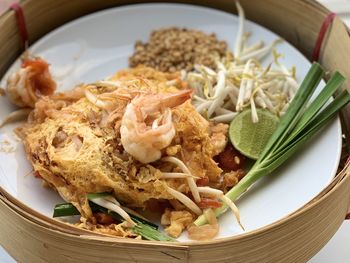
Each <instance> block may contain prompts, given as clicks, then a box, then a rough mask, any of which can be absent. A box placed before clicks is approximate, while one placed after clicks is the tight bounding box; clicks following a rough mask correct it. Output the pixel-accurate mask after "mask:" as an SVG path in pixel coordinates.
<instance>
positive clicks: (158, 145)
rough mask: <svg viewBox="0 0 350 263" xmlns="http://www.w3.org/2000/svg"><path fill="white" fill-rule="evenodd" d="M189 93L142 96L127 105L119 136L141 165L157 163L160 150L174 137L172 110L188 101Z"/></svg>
mask: <svg viewBox="0 0 350 263" xmlns="http://www.w3.org/2000/svg"><path fill="white" fill-rule="evenodd" d="M191 93H192V91H191V90H184V91H180V92H176V93H170V94H169V93H168V94H153V93H148V94H141V95H138V96H136V97H135V98H134V99H132V100H131V102H130V103H129V104H128V105H127V107H126V110H125V113H124V115H123V118H122V122H121V127H120V135H121V142H122V145H123V147H124V149H125V151H126V152H127V153H129V154H130V155H132V156H133V157H134V158H135V159H136V160H138V161H140V162H142V163H150V162H153V161H156V160H158V159H160V157H161V150H162V149H164V148H165V147H167V146H169V145H170V143H171V141H172V139H173V138H174V136H175V127H174V124H173V122H172V114H171V108H173V107H176V106H178V105H180V104H182V103H184V102H185V101H186V100H188V99H190V98H191Z"/></svg>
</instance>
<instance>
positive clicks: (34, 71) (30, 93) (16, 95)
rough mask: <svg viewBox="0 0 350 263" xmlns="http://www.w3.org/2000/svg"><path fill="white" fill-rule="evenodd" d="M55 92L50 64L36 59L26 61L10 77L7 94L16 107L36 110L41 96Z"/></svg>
mask: <svg viewBox="0 0 350 263" xmlns="http://www.w3.org/2000/svg"><path fill="white" fill-rule="evenodd" d="M55 90H56V83H55V81H54V80H53V79H52V76H51V74H50V72H49V64H48V63H46V62H45V61H44V60H43V59H41V58H34V59H25V60H24V61H23V63H22V66H21V68H20V69H19V70H18V71H17V72H14V73H12V74H11V75H10V76H9V78H8V80H7V89H6V94H7V95H8V97H9V99H10V101H11V102H12V103H13V104H15V105H17V106H19V107H31V108H34V105H35V103H36V102H37V101H38V100H39V98H40V97H41V96H48V95H52V94H53V93H54V92H55Z"/></svg>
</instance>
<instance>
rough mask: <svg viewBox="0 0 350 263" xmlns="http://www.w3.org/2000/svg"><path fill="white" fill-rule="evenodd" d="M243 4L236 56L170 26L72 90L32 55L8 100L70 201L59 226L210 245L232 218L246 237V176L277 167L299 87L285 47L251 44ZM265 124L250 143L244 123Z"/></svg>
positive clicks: (36, 163)
mask: <svg viewBox="0 0 350 263" xmlns="http://www.w3.org/2000/svg"><path fill="white" fill-rule="evenodd" d="M237 7H238V10H239V15H240V24H239V31H238V33H237V37H236V38H237V41H236V46H235V49H234V51H233V52H232V51H230V50H229V48H228V46H227V44H226V42H224V41H220V40H218V39H216V36H215V35H213V34H212V35H207V34H205V33H203V32H200V31H197V30H190V29H181V28H163V29H160V30H156V31H154V32H153V33H152V34H151V37H150V41H149V42H148V43H141V42H137V43H136V45H135V53H134V54H133V55H132V56H131V57H130V60H129V63H130V68H127V69H123V70H120V71H118V72H117V73H116V74H114V75H113V76H111V77H108V78H106V79H104V80H97V81H96V82H94V83H86V84H79V85H78V86H76V87H74V88H73V89H71V90H68V91H64V92H58V91H57V90H56V86H57V85H56V82H55V80H54V79H53V77H52V75H51V74H50V70H49V64H48V62H46V61H44V60H43V59H42V58H39V57H34V56H28V55H27V56H26V57H25V58H23V61H22V66H21V68H20V69H19V70H18V71H17V72H14V73H12V74H11V75H10V77H9V78H8V83H7V87H6V96H7V97H8V98H9V100H10V101H11V102H13V103H14V104H15V105H17V106H18V107H20V108H21V109H20V110H18V111H16V112H14V113H13V114H10V116H9V118H8V121H11V119H15V118H17V117H18V116H19V115H25V114H28V113H29V115H28V118H27V121H26V122H25V123H24V124H23V125H21V126H20V127H18V128H17V129H16V133H17V134H18V135H19V137H20V138H21V140H22V141H23V144H24V146H25V152H26V155H27V159H28V160H29V162H30V163H31V164H32V166H33V174H34V176H35V177H37V178H38V179H40V180H42V181H43V183H44V186H47V187H50V188H52V189H53V190H55V191H57V193H58V194H59V195H60V196H61V197H62V198H63V199H64V202H65V203H62V204H57V206H56V207H55V208H53V210H54V217H65V216H73V215H80V218H79V220H77V221H76V222H75V223H74V224H75V225H76V226H77V227H79V228H82V229H86V230H88V231H93V232H95V233H97V234H103V235H109V236H117V237H128V238H143V239H149V240H160V241H169V240H174V239H173V238H177V237H179V236H180V235H181V234H182V233H183V232H184V231H187V233H188V236H189V238H190V239H193V240H208V239H212V238H214V237H215V236H216V235H217V233H218V231H219V223H218V221H217V216H218V215H220V214H221V213H222V212H224V211H226V210H231V211H232V213H233V214H234V216H235V222H234V223H235V224H238V225H239V226H240V227H241V228H242V229H244V222H241V220H240V215H239V210H238V208H237V207H236V205H235V203H234V202H233V201H234V200H235V199H237V197H238V196H239V195H240V194H242V192H244V191H245V190H246V189H247V187H248V183H246V182H249V183H251V182H253V180H251V179H250V177H249V178H248V179H245V176H247V173H248V174H249V173H250V172H249V169H250V168H249V167H250V166H251V164H252V163H253V161H254V160H258V161H257V162H256V164H255V166H253V168H252V169H253V170H252V171H254V167H257V166H256V165H258V164H259V163H262V164H266V163H267V162H265V161H264V160H263V159H262V158H263V157H266V156H267V157H268V159H267V160H269V161H271V160H275V159H273V156H272V157H271V155H269V153H267V152H266V151H265V152H264V151H262V150H263V149H264V147H263V146H265V144H266V142H267V140H268V139H269V136H270V135H271V134H272V133H273V132H274V130H275V128H276V126H277V125H278V123H279V119H280V118H281V117H283V116H284V115H288V113H286V111H287V109H288V108H289V106H290V105H291V101H292V99H293V98H294V96H295V94H296V93H297V91H298V89H299V83H298V82H297V80H296V74H295V68H291V69H287V68H286V67H285V66H284V65H283V64H282V63H281V62H280V59H279V58H280V56H281V55H280V54H278V53H277V51H276V50H275V46H276V45H278V42H279V41H280V40H276V41H275V42H273V43H268V44H264V43H263V42H258V43H254V44H252V45H248V42H247V39H248V38H249V33H247V32H244V28H243V26H244V13H243V10H242V8H241V7H240V5H239V3H237ZM198 43H200V44H198ZM271 54H272V56H270V57H272V58H273V59H271V61H268V64H266V63H265V64H264V65H267V66H263V65H262V63H261V62H262V60H263V59H264V57H266V56H267V55H271ZM296 97H297V96H296ZM293 101H294V100H293ZM291 107H292V106H291ZM248 122H250V124H245V123H248ZM305 122H306V120H305ZM230 123H231V125H230V126H229V124H230ZM259 123H260V124H261V125H262V126H261V127H262V128H261V129H263V128H264V127H265V128H266V129H265V130H264V129H263V130H262V132H263V134H265V135H266V134H267V135H268V136H267V137H266V136H265V135H264V136H265V137H266V138H265V137H264V136H263V135H261V136H258V135H257V134H256V133H258V132H259V131H258V130H259V129H258V130H257V129H255V130H254V134H253V133H248V134H245V136H248V137H247V138H248V139H247V138H246V139H245V137H244V134H243V133H242V132H240V131H241V130H242V129H241V126H242V125H243V126H242V127H248V126H244V125H255V124H259ZM299 128H300V127H299ZM269 129H270V131H269ZM243 130H245V131H246V133H247V131H248V128H243ZM254 136H255V137H257V140H258V141H254V138H255V137H254ZM295 138H297V137H294V139H293V140H296V139H295ZM251 140H252V142H251ZM259 140H260V141H259ZM261 140H263V141H261ZM280 141H281V142H282V141H283V143H284V142H288V140H287V139H285V140H280ZM293 142H294V141H293ZM259 144H260V145H259ZM274 145H275V144H274ZM276 145H277V144H276ZM282 146H283V145H282ZM259 149H260V150H259ZM279 149H282V150H283V148H276V151H275V150H274V149H273V153H275V154H276V156H277V154H278V152H277V150H279ZM288 149H289V148H288ZM278 156H280V155H278ZM267 157H266V158H267ZM271 162H272V161H271ZM269 167H270V166H269ZM271 167H274V168H275V167H277V166H276V165H274V166H273V165H272V166H271ZM271 169H272V168H271ZM258 170H259V169H258ZM262 170H263V169H260V170H259V171H262ZM269 171H270V170H264V172H269ZM256 177H261V176H260V174H258V175H256ZM244 180H246V181H244ZM249 180H250V181H249ZM254 180H255V179H254ZM241 181H243V184H244V187H245V188H243V187H241V186H239V187H241V188H238V189H239V190H238V192H235V193H233V192H232V189H233V187H235V186H236V185H238V184H239V183H240V182H241ZM150 213H153V214H157V215H159V217H158V220H157V221H154V222H151V220H149V219H148V216H147V215H148V214H150ZM196 220H197V221H196ZM195 221H196V222H195ZM155 222H157V223H159V222H160V225H162V226H163V227H164V230H165V231H164V232H162V231H160V230H159V229H158V225H157V224H155Z"/></svg>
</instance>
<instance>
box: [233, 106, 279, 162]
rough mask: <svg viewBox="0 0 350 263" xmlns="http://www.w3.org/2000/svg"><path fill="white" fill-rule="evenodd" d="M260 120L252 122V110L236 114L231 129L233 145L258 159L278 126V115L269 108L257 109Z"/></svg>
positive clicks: (250, 156) (244, 153)
mask: <svg viewBox="0 0 350 263" xmlns="http://www.w3.org/2000/svg"><path fill="white" fill-rule="evenodd" d="M257 113H258V118H259V121H258V122H257V123H253V122H252V111H251V110H250V109H249V110H245V111H243V112H241V113H239V114H237V115H236V117H235V118H234V119H233V120H232V122H231V124H230V129H229V136H230V140H231V143H232V144H233V146H234V147H235V148H236V149H237V150H238V151H239V152H241V153H242V154H243V155H245V156H247V157H249V158H251V159H254V160H257V159H258V158H259V155H260V154H261V152H262V150H263V149H264V147H265V145H266V143H267V141H268V140H269V138H270V137H271V135H272V133H273V132H274V130H275V129H276V127H277V124H278V121H279V119H278V117H277V116H276V115H274V114H273V113H271V112H269V111H268V110H264V109H257Z"/></svg>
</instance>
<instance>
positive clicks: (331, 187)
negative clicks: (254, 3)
mask: <svg viewBox="0 0 350 263" xmlns="http://www.w3.org/2000/svg"><path fill="white" fill-rule="evenodd" d="M292 1H294V2H302V4H305V5H306V4H311V5H313V7H314V8H315V9H317V10H318V11H319V12H321V13H323V14H325V13H329V12H330V11H329V10H328V9H327V8H326V7H324V6H323V5H321V4H320V3H318V2H316V1H314V0H305V1H299V0H292ZM29 2H30V1H27V0H21V1H20V3H23V4H27V3H29ZM148 3H159V2H153V1H150V2H148ZM161 3H166V2H165V1H164V2H161ZM172 3H178V2H172ZM137 4H138V3H132V4H126V5H137ZM141 4H145V3H141ZM181 4H185V3H181ZM126 5H125V4H123V5H121V6H126ZM186 5H190V6H201V7H203V5H198V4H186ZM112 8H117V7H112ZM206 8H210V9H213V8H211V7H207V6H206ZM103 10H106V9H103ZM103 10H99V11H103ZM214 10H220V11H222V10H221V9H215V8H214ZM99 11H97V12H99ZM224 12H227V13H230V12H228V11H224ZM11 15H12V11H11V10H10V9H9V10H7V11H6V12H4V13H3V14H2V15H1V16H0V18H2V17H6V16H8V17H9V16H11ZM87 15H89V14H87ZM77 19H79V18H77ZM71 21H74V20H71ZM71 21H69V22H71ZM63 25H65V23H64V24H62V25H61V26H63ZM344 26H345V27H346V28H347V30H348V31H349V28H348V27H347V26H346V25H344ZM269 30H271V29H269ZM349 173H350V165H349V164H347V165H346V166H345V168H344V169H343V170H342V171H341V172H340V173H338V174H336V176H335V177H334V178H333V180H332V181H331V182H330V183H329V184H328V185H327V186H326V188H325V189H323V190H322V192H321V193H319V194H318V195H317V196H316V197H315V198H314V199H312V200H311V201H310V202H308V203H307V204H305V205H304V206H302V207H300V208H299V209H298V210H296V211H294V212H292V213H290V214H288V215H286V216H284V217H283V218H281V219H279V220H277V221H275V222H273V223H271V224H268V225H266V226H263V227H260V228H258V229H256V230H252V231H249V232H247V233H242V234H239V235H234V236H231V237H224V238H218V239H214V240H210V241H193V242H160V241H147V240H134V239H126V238H120V237H107V236H103V237H102V238H100V237H99V236H98V235H91V233H90V232H88V233H89V234H90V235H82V234H77V233H66V232H63V231H59V230H55V229H54V228H47V227H46V230H47V231H52V232H55V233H59V234H61V235H63V236H76V237H84V238H86V240H87V241H90V242H91V241H96V242H103V243H115V242H117V243H120V244H130V243H132V244H142V245H162V246H171V247H195V246H200V245H213V244H214V245H215V244H219V243H220V244H222V243H226V242H231V241H233V240H239V239H242V238H249V237H251V236H255V235H259V234H261V233H264V232H267V231H269V230H270V229H272V228H275V227H278V226H280V225H281V224H283V223H285V222H287V221H290V220H293V219H294V218H296V217H298V216H300V215H301V214H303V213H306V212H307V211H309V210H310V209H311V208H313V207H314V206H317V205H318V204H320V203H321V202H322V201H323V200H324V199H326V198H327V196H329V195H331V194H332V193H333V192H334V191H336V190H337V189H338V188H339V187H340V185H341V184H342V182H343V181H344V180H345V178H346V177H348V176H350V175H349ZM1 195H3V198H1ZM9 197H11V198H14V199H16V198H15V197H13V196H12V195H10V194H9V193H8V192H7V191H6V190H5V189H3V188H2V187H1V186H0V201H5V204H6V205H7V206H9V204H8V202H10V203H12V202H11V198H9ZM4 199H5V200H4ZM16 200H17V201H18V203H19V204H20V205H21V207H19V206H17V205H15V204H13V203H12V205H13V206H14V207H17V208H18V209H22V208H24V209H29V210H31V208H29V207H28V206H27V205H25V204H24V203H22V202H20V201H19V200H18V199H16ZM349 203H350V200H349ZM9 207H10V206H9ZM14 207H12V208H11V210H13V212H14V213H17V214H19V213H18V211H16V209H15V208H14ZM24 211H25V210H24ZM26 212H27V211H26ZM20 216H21V217H22V218H23V219H24V220H26V221H27V222H30V223H32V224H34V222H33V221H32V220H30V219H28V218H26V217H25V216H23V215H20ZM43 217H45V218H49V217H46V216H44V215H43ZM49 219H51V218H49ZM56 221H57V220H56Z"/></svg>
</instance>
